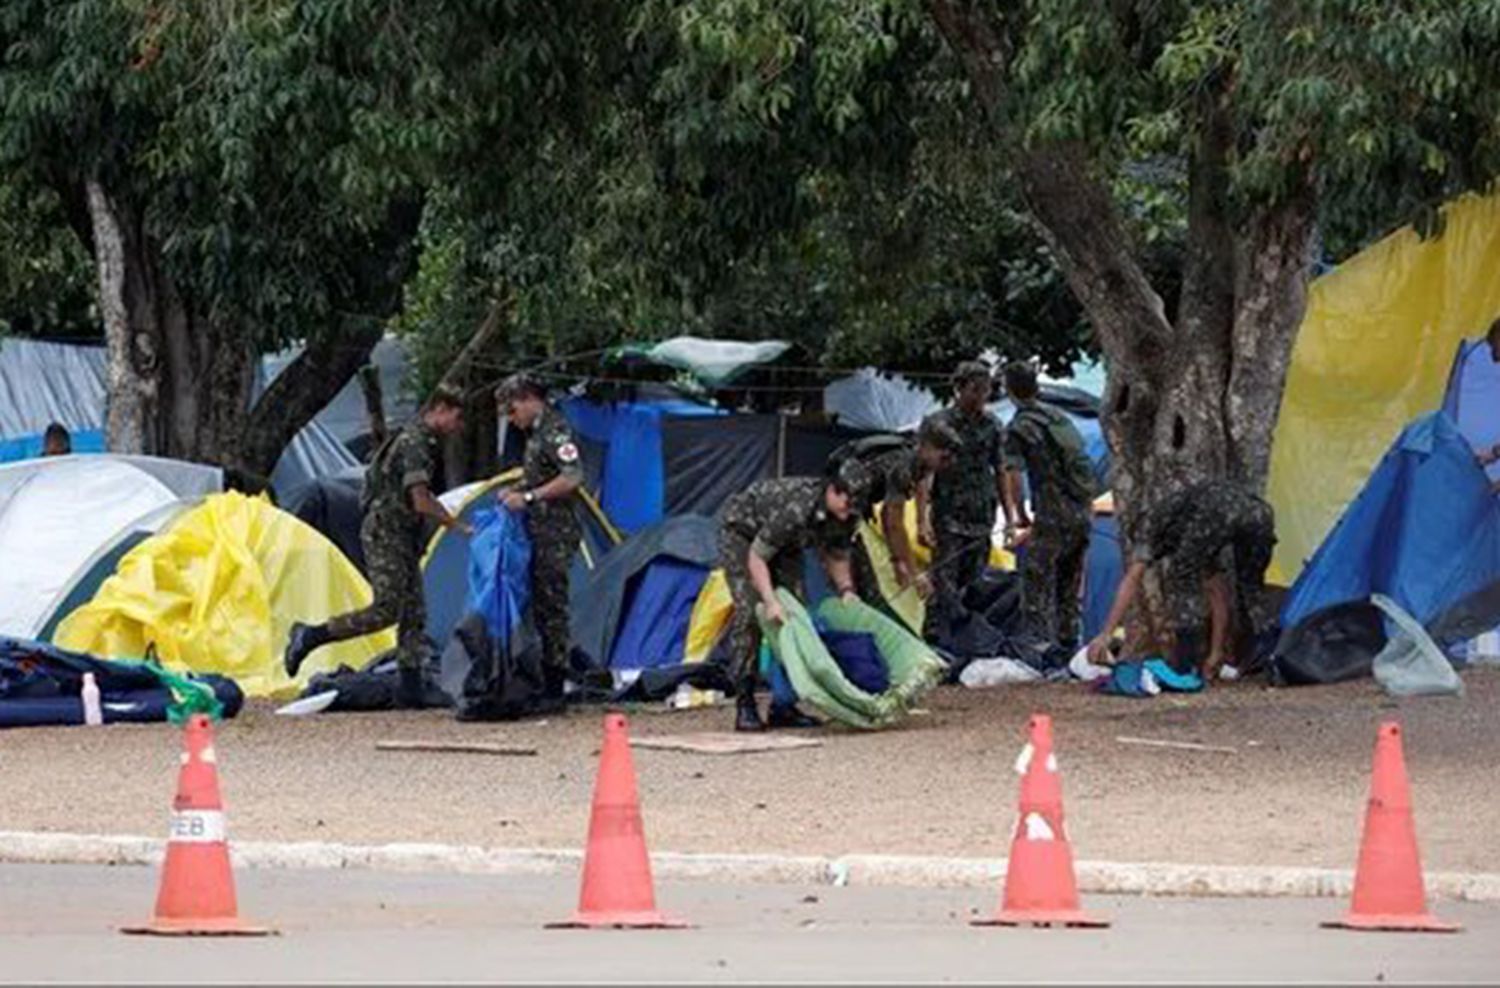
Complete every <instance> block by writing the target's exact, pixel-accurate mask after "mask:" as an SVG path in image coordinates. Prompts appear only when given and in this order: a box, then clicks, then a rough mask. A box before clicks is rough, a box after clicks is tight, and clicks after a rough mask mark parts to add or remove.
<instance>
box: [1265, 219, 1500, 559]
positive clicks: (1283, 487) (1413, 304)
mask: <svg viewBox="0 0 1500 988" xmlns="http://www.w3.org/2000/svg"><path fill="white" fill-rule="evenodd" d="M1443 214H1444V218H1445V226H1444V231H1443V234H1442V235H1441V236H1440V237H1436V238H1434V239H1431V240H1427V241H1423V240H1421V239H1420V238H1419V237H1418V236H1417V234H1416V233H1415V232H1414V231H1413V230H1411V229H1410V228H1407V229H1403V230H1401V231H1399V232H1397V233H1395V234H1392V235H1391V236H1389V237H1387V238H1385V239H1384V240H1382V241H1380V242H1379V243H1377V244H1375V245H1374V246H1372V247H1370V248H1369V249H1367V250H1365V251H1363V252H1361V253H1360V254H1358V255H1356V256H1355V257H1353V258H1351V259H1350V260H1348V261H1346V262H1344V263H1343V264H1342V265H1340V266H1339V268H1338V269H1337V270H1335V271H1333V272H1331V273H1330V274H1327V275H1325V276H1324V277H1322V278H1319V279H1318V280H1317V281H1316V282H1314V283H1313V285H1312V287H1311V289H1310V291H1309V294H1308V305H1307V315H1306V316H1305V318H1304V319H1303V321H1302V328H1301V330H1300V331H1299V333H1298V336H1297V343H1296V346H1295V348H1294V349H1293V351H1292V364H1291V369H1290V373H1288V375H1287V381H1286V394H1285V397H1283V399H1282V402H1281V417H1280V419H1279V421H1278V423H1277V426H1276V436H1275V442H1274V445H1273V447H1272V453H1271V476H1270V483H1269V486H1268V493H1269V498H1270V501H1271V504H1272V505H1273V506H1274V507H1275V509H1276V527H1277V534H1278V536H1279V538H1280V543H1279V544H1278V545H1277V547H1276V558H1275V561H1274V563H1273V564H1272V569H1271V574H1270V575H1271V578H1272V579H1273V580H1274V581H1276V582H1278V583H1283V584H1289V583H1290V582H1291V581H1292V580H1295V579H1296V577H1297V574H1298V573H1299V572H1301V570H1302V566H1303V564H1304V563H1305V562H1306V560H1307V559H1308V557H1309V556H1311V555H1312V553H1313V552H1314V551H1315V550H1316V549H1317V548H1318V546H1319V545H1320V544H1321V543H1322V541H1323V538H1324V536H1326V535H1327V534H1328V532H1329V530H1330V529H1331V528H1332V527H1333V525H1334V523H1335V522H1337V521H1338V519H1339V516H1340V515H1341V514H1342V513H1343V511H1344V508H1345V507H1346V506H1347V505H1348V503H1349V502H1350V501H1351V500H1352V499H1353V498H1354V496H1355V495H1356V494H1358V493H1359V491H1360V489H1361V488H1362V487H1363V486H1364V483H1365V481H1366V480H1367V479H1369V476H1370V473H1371V471H1372V470H1373V469H1374V467H1375V464H1376V463H1378V462H1379V460H1380V457H1381V456H1382V455H1383V454H1384V453H1385V451H1386V449H1387V448H1388V447H1389V446H1390V444H1391V441H1392V440H1394V439H1395V438H1396V436H1397V435H1398V434H1399V433H1400V431H1401V429H1402V428H1403V427H1404V426H1405V425H1406V423H1407V422H1409V421H1410V420H1411V419H1413V418H1415V417H1416V416H1417V415H1420V414H1422V413H1424V412H1430V411H1432V410H1433V409H1435V408H1437V407H1438V405H1439V404H1440V403H1441V401H1442V397H1443V389H1444V386H1445V384H1446V383H1447V379H1448V372H1449V370H1450V369H1451V367H1452V365H1453V356H1454V353H1455V352H1456V351H1457V349H1458V345H1459V343H1460V341H1462V340H1463V339H1464V338H1465V337H1470V338H1472V337H1476V336H1483V335H1484V333H1485V331H1486V329H1488V327H1489V325H1490V323H1491V322H1493V321H1494V320H1495V318H1496V317H1497V316H1500V195H1492V196H1488V197H1478V196H1466V197H1464V198H1462V199H1458V200H1455V201H1454V202H1452V203H1450V204H1449V205H1448V206H1446V207H1444V210H1443Z"/></svg>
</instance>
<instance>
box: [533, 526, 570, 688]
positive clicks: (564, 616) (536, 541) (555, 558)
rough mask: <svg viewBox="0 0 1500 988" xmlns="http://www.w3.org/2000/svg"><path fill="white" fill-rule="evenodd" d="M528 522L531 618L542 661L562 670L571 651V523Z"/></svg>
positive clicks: (547, 665)
mask: <svg viewBox="0 0 1500 988" xmlns="http://www.w3.org/2000/svg"><path fill="white" fill-rule="evenodd" d="M528 521H530V522H531V523H530V524H528V526H527V528H528V530H529V534H530V535H531V620H532V623H533V624H534V625H535V626H536V631H537V636H538V637H539V638H540V639H541V642H542V663H543V665H544V666H545V667H546V668H548V669H554V670H559V671H566V670H567V668H568V653H569V652H570V651H572V647H573V645H572V632H571V629H570V627H569V621H570V616H569V615H570V604H571V601H570V599H569V595H568V589H569V587H568V577H569V575H570V573H571V571H572V569H573V557H574V556H575V555H577V553H578V540H579V538H580V534H581V533H580V532H579V530H578V527H577V525H576V523H575V524H547V523H540V524H539V523H537V522H536V520H535V519H528Z"/></svg>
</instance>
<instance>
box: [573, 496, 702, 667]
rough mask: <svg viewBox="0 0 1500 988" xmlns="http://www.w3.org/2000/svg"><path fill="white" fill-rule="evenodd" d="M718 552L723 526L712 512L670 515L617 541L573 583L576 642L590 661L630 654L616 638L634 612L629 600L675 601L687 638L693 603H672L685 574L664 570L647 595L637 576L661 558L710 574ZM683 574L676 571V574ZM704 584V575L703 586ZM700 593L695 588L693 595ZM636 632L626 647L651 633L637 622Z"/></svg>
mask: <svg viewBox="0 0 1500 988" xmlns="http://www.w3.org/2000/svg"><path fill="white" fill-rule="evenodd" d="M717 553H718V526H717V524H716V523H715V522H714V520H713V519H712V518H705V517H703V516H702V515H681V516H679V517H676V518H669V519H667V520H666V521H664V522H661V523H660V524H658V525H655V526H653V527H651V528H648V529H646V530H645V531H643V532H640V533H639V534H637V535H634V536H632V537H631V538H629V539H628V540H626V541H625V542H623V543H622V544H620V545H618V546H616V547H615V548H614V549H612V550H611V551H610V552H609V554H608V555H606V556H605V557H604V558H603V559H602V560H601V561H600V563H599V565H598V566H597V567H595V568H594V569H593V570H592V571H591V572H590V573H589V574H588V575H587V576H586V577H585V578H584V579H583V580H581V581H579V582H578V583H576V584H575V585H574V586H573V587H572V597H573V601H574V606H573V608H572V612H573V616H572V632H573V646H574V648H576V649H578V650H579V651H581V652H583V653H584V654H585V655H586V656H587V657H588V658H589V661H590V662H591V664H592V665H594V666H595V667H598V668H606V667H610V663H611V661H612V659H613V657H614V656H615V655H616V654H619V655H620V656H621V657H622V658H625V657H626V653H625V652H623V651H617V642H618V639H619V637H620V634H621V632H622V628H623V627H624V624H625V622H626V619H627V617H628V616H629V615H630V612H629V610H628V609H627V605H630V604H632V603H636V602H638V603H639V605H640V606H641V607H642V608H643V611H646V612H649V611H651V610H657V609H660V608H663V607H669V606H670V607H671V608H672V609H673V610H674V611H675V612H676V613H679V614H681V619H680V627H681V629H682V631H681V633H682V636H683V638H684V642H685V640H686V637H687V627H688V623H689V621H690V616H691V606H687V607H685V608H683V607H680V605H677V604H671V601H672V600H674V599H676V598H678V597H680V595H681V587H680V586H679V584H680V583H681V582H682V581H681V579H673V578H669V577H668V576H666V574H665V573H664V575H663V577H662V578H661V579H660V580H659V581H657V582H656V583H655V585H654V586H653V587H652V588H651V592H650V593H648V594H646V595H645V596H644V597H643V596H642V593H641V591H642V586H641V583H640V581H639V579H638V578H639V577H641V576H642V575H643V574H645V573H646V572H647V571H648V569H649V568H651V566H652V564H653V563H655V562H657V561H661V560H675V561H677V562H679V563H684V564H687V565H688V566H691V567H694V568H696V569H698V570H699V571H701V572H702V573H703V574H704V575H705V579H706V575H707V573H708V570H709V568H710V567H711V566H712V565H713V562H714V559H715V558H716V556H717ZM682 575H683V574H681V573H678V574H676V576H677V577H681V576H682ZM633 581H634V583H633ZM701 588H702V582H701V581H700V582H699V587H698V589H699V590H701ZM631 590H634V600H633V601H632V600H627V597H630V596H631V594H630V591H631ZM696 593H697V592H696V591H695V593H694V599H696ZM631 634H632V639H631V641H630V642H629V643H628V644H627V645H626V646H625V648H627V649H629V648H639V647H642V646H643V645H645V644H647V639H648V638H650V637H651V636H650V635H648V634H647V629H646V627H645V626H644V625H643V624H637V625H635V627H633V628H632V632H631ZM676 634H677V632H676V630H675V629H674V630H673V631H672V632H671V634H670V635H669V636H668V637H667V638H657V639H656V640H655V643H654V644H653V646H652V647H656V646H657V645H662V644H665V643H667V642H669V641H671V640H674V639H675V637H676ZM684 648H685V645H684ZM657 664H661V663H659V662H656V661H645V660H640V659H634V660H632V664H631V665H628V666H625V667H624V668H642V667H644V666H650V665H657Z"/></svg>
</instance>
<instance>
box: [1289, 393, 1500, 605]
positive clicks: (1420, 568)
mask: <svg viewBox="0 0 1500 988" xmlns="http://www.w3.org/2000/svg"><path fill="white" fill-rule="evenodd" d="M1496 580H1500V500H1497V499H1496V498H1495V497H1494V496H1492V495H1491V494H1490V490H1489V481H1488V478H1487V477H1486V476H1485V473H1484V471H1483V470H1482V469H1481V468H1480V466H1479V464H1478V462H1477V461H1476V460H1475V459H1474V453H1473V451H1472V450H1471V449H1470V448H1469V444H1468V442H1466V441H1465V440H1464V438H1463V436H1462V435H1461V434H1460V433H1459V431H1458V427H1457V426H1456V425H1454V423H1453V420H1452V419H1450V418H1449V417H1448V416H1447V415H1444V414H1443V413H1441V412H1434V413H1431V414H1428V415H1424V416H1422V417H1421V418H1418V419H1417V420H1416V421H1414V422H1413V423H1412V424H1411V425H1409V426H1407V428H1406V429H1405V431H1403V432H1402V433H1401V435H1400V437H1398V438H1397V440H1396V442H1395V443H1394V444H1393V445H1392V447H1391V449H1390V451H1389V452H1388V453H1387V454H1386V456H1385V458H1384V459H1383V460H1381V462H1380V465H1379V466H1377V467H1376V469H1375V472H1374V473H1373V474H1371V476H1370V479H1369V480H1368V481H1367V482H1366V484H1365V487H1364V490H1363V491H1361V492H1360V494H1359V496H1358V497H1356V498H1355V499H1354V502H1353V503H1352V504H1350V505H1349V509H1348V510H1347V511H1346V512H1345V513H1344V516H1343V518H1341V519H1339V522H1338V524H1337V525H1336V526H1334V529H1333V531H1332V532H1331V533H1329V535H1328V538H1327V539H1326V540H1324V542H1323V545H1322V546H1321V547H1319V549H1318V551H1317V552H1316V553H1314V555H1313V557H1312V559H1311V560H1309V561H1308V564H1307V568H1306V569H1304V570H1303V571H1302V575H1301V576H1299V577H1298V578H1297V582H1296V583H1295V584H1294V585H1293V586H1292V589H1291V591H1290V592H1289V593H1288V594H1287V597H1286V600H1285V602H1284V604H1283V608H1282V613H1281V618H1282V624H1283V626H1284V627H1291V626H1294V625H1296V624H1297V623H1299V622H1300V621H1302V620H1304V619H1305V618H1307V617H1308V616H1309V615H1311V614H1313V613H1314V612H1316V611H1319V610H1322V609H1323V608H1326V607H1330V606H1332V605H1334V604H1341V603H1344V602H1346V601H1352V600H1363V599H1366V598H1368V597H1369V596H1370V595H1371V594H1375V593H1381V594H1385V595H1386V596H1387V597H1390V598H1392V599H1393V600H1395V601H1396V603H1397V604H1399V605H1400V606H1401V607H1402V608H1403V609H1404V610H1406V611H1407V612H1409V613H1410V614H1412V615H1413V616H1414V617H1415V618H1416V619H1417V620H1418V621H1420V622H1422V623H1423V624H1426V623H1428V622H1430V621H1432V620H1433V619H1434V618H1436V617H1438V616H1439V615H1440V614H1441V613H1442V612H1443V611H1445V610H1447V609H1448V608H1449V607H1450V606H1451V605H1453V604H1455V603H1457V602H1458V601H1460V600H1461V599H1463V598H1465V597H1467V596H1469V595H1471V594H1473V593H1475V592H1477V591H1479V590H1481V589H1483V588H1484V587H1486V586H1488V585H1489V584H1492V583H1494V582H1495V581H1496Z"/></svg>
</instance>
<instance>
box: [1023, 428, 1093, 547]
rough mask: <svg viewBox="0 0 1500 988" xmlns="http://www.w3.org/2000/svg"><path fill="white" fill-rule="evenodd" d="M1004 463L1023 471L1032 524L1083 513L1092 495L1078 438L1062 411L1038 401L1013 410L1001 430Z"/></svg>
mask: <svg viewBox="0 0 1500 988" xmlns="http://www.w3.org/2000/svg"><path fill="white" fill-rule="evenodd" d="M1005 452H1006V462H1007V466H1009V467H1011V468H1013V469H1016V470H1025V471H1026V478H1027V482H1028V483H1029V484H1030V486H1031V510H1032V513H1033V514H1034V515H1035V516H1036V519H1037V521H1038V522H1041V523H1045V522H1047V521H1052V520H1058V519H1063V518H1067V517H1070V516H1074V517H1076V516H1077V515H1079V514H1088V512H1089V509H1090V506H1091V504H1092V502H1093V499H1094V494H1095V493H1096V488H1097V486H1098V485H1097V483H1096V481H1095V478H1094V465H1093V463H1092V461H1090V460H1089V455H1088V453H1087V452H1086V451H1085V449H1084V445H1083V436H1081V435H1080V434H1079V432H1078V429H1077V427H1075V426H1074V425H1073V423H1072V422H1070V421H1069V420H1068V417H1067V416H1066V415H1064V414H1063V413H1062V412H1060V411H1058V410H1057V409H1056V408H1053V407H1052V406H1051V405H1046V404H1043V403H1041V402H1035V401H1034V402H1027V403H1025V404H1022V405H1020V406H1019V407H1018V408H1017V409H1016V414H1015V417H1014V418H1012V419H1011V420H1010V425H1009V426H1007V427H1006V430H1005Z"/></svg>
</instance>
